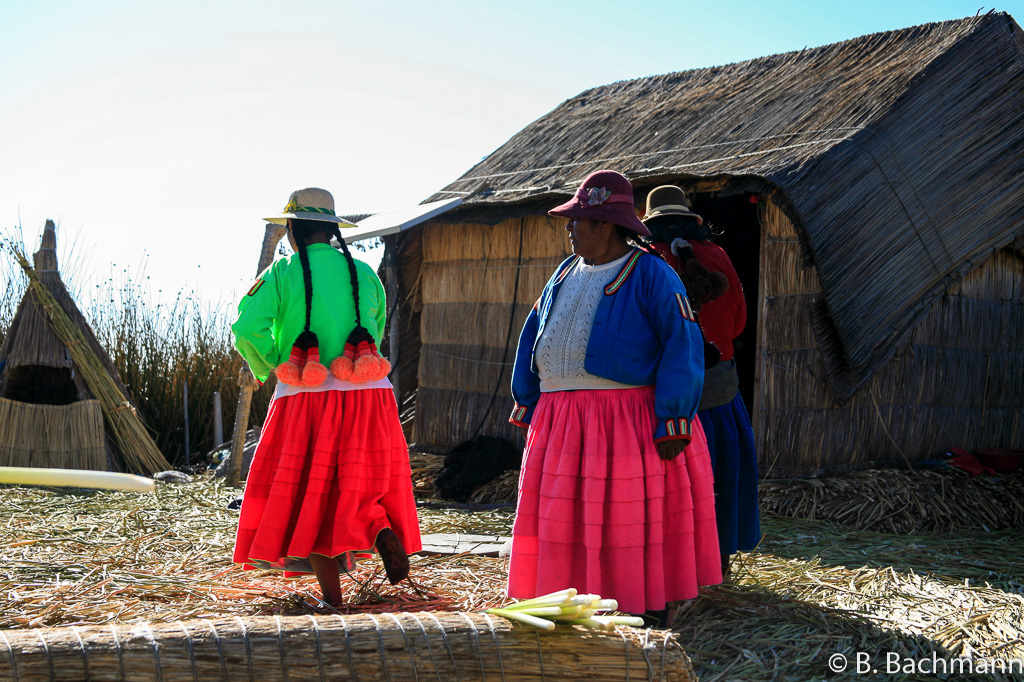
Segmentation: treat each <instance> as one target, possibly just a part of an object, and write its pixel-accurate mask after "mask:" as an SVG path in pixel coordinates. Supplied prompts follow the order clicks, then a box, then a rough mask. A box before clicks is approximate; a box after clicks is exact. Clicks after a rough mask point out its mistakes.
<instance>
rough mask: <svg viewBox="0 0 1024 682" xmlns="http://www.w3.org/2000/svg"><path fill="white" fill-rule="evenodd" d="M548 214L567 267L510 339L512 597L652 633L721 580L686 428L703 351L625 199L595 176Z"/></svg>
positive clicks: (697, 453) (697, 456) (700, 471)
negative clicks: (514, 489) (558, 596)
mask: <svg viewBox="0 0 1024 682" xmlns="http://www.w3.org/2000/svg"><path fill="white" fill-rule="evenodd" d="M549 213H550V214H551V215H553V216H561V217H565V218H568V219H569V221H568V223H567V225H566V230H567V231H568V232H569V241H570V244H571V246H572V251H573V254H574V255H573V256H572V257H570V258H568V259H567V260H566V261H565V262H563V263H562V264H561V265H560V266H559V267H558V269H557V270H556V271H555V273H554V275H552V277H551V279H550V280H549V281H548V283H547V285H545V287H544V291H543V293H542V294H541V296H540V298H539V299H538V301H537V304H536V305H535V306H534V308H533V310H532V311H531V313H530V315H529V317H528V318H527V320H526V324H525V325H524V327H523V331H522V334H521V336H520V338H519V349H518V351H517V354H516V361H515V367H514V369H513V374H512V395H513V397H514V398H515V401H516V406H515V409H514V411H513V414H512V419H511V421H512V423H514V424H517V425H520V426H524V427H528V428H529V430H528V433H527V440H526V450H525V453H524V460H523V470H522V476H521V478H520V483H519V507H518V510H517V514H516V521H515V526H514V528H513V531H512V550H511V558H510V564H509V596H511V597H516V598H521V599H526V598H530V597H535V596H538V595H541V594H546V593H548V592H554V591H556V590H561V589H564V588H567V587H575V588H576V589H577V590H579V591H581V592H588V593H596V594H600V595H601V596H603V597H606V598H613V599H617V600H618V602H619V609H620V610H623V611H628V612H632V613H643V612H649V613H650V614H651V615H652V616H653V619H654V621H655V623H656V624H665V625H667V623H658V621H659V620H664V618H665V613H664V610H665V608H666V604H667V602H670V601H676V600H681V599H692V598H693V597H696V596H697V588H698V587H699V586H701V585H712V584H716V583H719V582H721V579H722V575H721V566H720V563H719V551H718V536H717V530H716V527H715V507H714V505H715V502H714V491H713V480H712V473H711V465H710V460H709V457H708V450H707V444H706V442H705V439H704V433H703V431H702V429H701V426H700V423H699V421H698V420H697V418H696V415H695V413H696V410H697V404H698V402H699V401H700V394H701V386H702V381H703V371H704V370H703V367H704V357H703V341H702V339H701V334H700V330H699V328H698V327H697V325H696V323H695V322H694V315H693V311H692V309H691V308H690V305H689V301H688V300H687V298H686V290H685V289H684V287H683V285H682V283H681V282H680V280H679V278H678V277H677V276H676V274H675V272H674V271H673V270H672V269H671V268H670V267H669V266H668V265H667V264H666V263H665V262H664V261H662V260H661V259H660V258H659V257H657V256H656V255H652V254H650V253H647V252H645V251H641V250H639V249H636V248H634V247H633V246H632V245H631V243H630V240H631V239H632V238H633V237H634V236H635V235H649V234H650V233H649V231H648V230H647V228H646V227H644V225H643V223H641V222H640V220H639V219H638V218H637V216H636V212H635V209H634V203H633V188H632V186H631V185H630V183H629V181H628V180H626V178H625V177H623V176H622V175H620V174H619V173H616V172H615V171H608V170H604V171H597V172H595V173H592V174H591V175H590V176H588V177H587V179H586V180H584V182H583V184H582V186H581V187H580V188H579V190H577V192H576V194H575V196H574V197H573V198H572V199H571V200H570V201H568V202H566V203H565V204H562V205H561V206H558V207H556V208H554V209H552V210H551V211H549Z"/></svg>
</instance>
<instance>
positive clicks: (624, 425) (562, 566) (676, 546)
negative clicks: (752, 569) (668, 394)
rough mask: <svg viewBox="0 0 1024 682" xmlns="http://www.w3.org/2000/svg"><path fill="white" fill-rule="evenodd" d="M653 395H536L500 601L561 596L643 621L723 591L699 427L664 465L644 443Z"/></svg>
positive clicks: (637, 391)
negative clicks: (568, 592)
mask: <svg viewBox="0 0 1024 682" xmlns="http://www.w3.org/2000/svg"><path fill="white" fill-rule="evenodd" d="M655 421H656V417H655V415H654V389H653V387H643V388H630V389H618V390H601V391H598V390H594V391H558V392H554V393H543V394H541V397H540V401H539V402H538V403H537V408H536V411H535V413H534V415H533V420H532V422H531V425H530V431H529V435H528V436H527V443H526V451H525V453H524V461H523V469H522V473H521V475H520V480H519V506H518V509H517V511H516V520H515V525H514V527H513V530H512V551H511V556H510V563H509V577H508V584H509V596H510V597H515V598H517V599H528V598H531V597H537V596H540V595H543V594H547V593H549V592H555V591H557V590H562V589H565V588H567V587H575V588H576V589H577V590H579V591H580V592H581V593H595V594H600V595H601V596H602V597H606V598H610V599H617V600H618V602H619V610H620V611H627V612H632V613H642V612H644V611H647V610H658V609H663V608H665V604H666V602H669V601H677V600H681V599H692V598H693V597H696V596H697V588H698V586H700V585H713V584H716V583H719V582H721V581H722V571H721V556H720V555H719V548H718V529H717V527H716V525H715V496H714V485H713V480H712V470H711V461H710V459H709V456H708V450H707V444H706V441H705V438H704V431H703V429H702V428H701V426H700V422H699V421H698V420H697V419H696V418H695V419H694V421H693V441H692V442H691V443H690V444H689V445H688V446H687V447H686V449H685V450H684V451H683V452H682V453H681V454H680V455H679V456H678V457H676V458H675V459H673V460H671V461H664V460H662V459H661V458H659V457H658V452H657V449H656V447H655V445H654V441H653V439H652V437H651V433H652V432H653V431H654V424H655Z"/></svg>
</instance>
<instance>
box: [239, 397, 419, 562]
mask: <svg viewBox="0 0 1024 682" xmlns="http://www.w3.org/2000/svg"><path fill="white" fill-rule="evenodd" d="M384 528H391V529H392V530H393V531H394V532H395V533H396V534H397V535H398V537H399V539H401V541H402V544H403V545H405V549H406V551H407V552H409V553H413V552H417V551H419V550H420V549H421V548H422V546H421V544H420V532H419V521H418V519H417V517H416V502H415V500H414V499H413V494H412V478H411V474H410V470H409V449H408V446H407V444H406V442H405V436H404V434H403V433H402V426H401V423H400V422H399V419H398V408H397V405H396V404H395V397H394V394H393V393H392V392H391V391H390V390H388V389H383V388H381V389H366V390H357V391H319V392H312V391H310V392H304V393H299V394H296V395H291V396H285V397H282V398H278V399H277V400H275V401H274V402H273V404H272V405H271V407H270V412H269V414H268V415H267V422H266V425H265V426H264V429H263V434H262V436H261V437H260V442H259V445H257V446H256V453H255V454H254V456H253V461H252V466H251V468H250V470H249V477H248V480H247V482H246V486H245V496H244V497H243V500H242V509H241V512H240V516H239V519H238V535H237V536H236V538H235V551H234V556H233V560H234V561H235V562H236V563H241V564H246V566H245V567H246V568H253V567H254V566H258V567H259V568H271V569H278V570H284V571H285V574H286V575H292V574H302V573H310V572H312V569H311V568H310V566H309V562H308V557H309V555H310V554H314V553H315V554H321V555H324V556H328V557H343V556H345V557H349V556H351V555H348V554H346V553H348V552H357V553H362V554H365V553H369V552H371V551H372V550H373V546H374V542H375V541H376V538H377V533H379V532H380V531H381V530H383V529H384ZM343 563H344V562H343Z"/></svg>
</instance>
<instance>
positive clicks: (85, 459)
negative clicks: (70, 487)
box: [0, 398, 107, 471]
mask: <svg viewBox="0 0 1024 682" xmlns="http://www.w3.org/2000/svg"><path fill="white" fill-rule="evenodd" d="M0 466H13V467H43V468H53V469H94V470H97V471H106V470H107V449H106V445H105V441H104V430H103V410H102V409H101V407H100V402H99V401H98V400H81V401H78V402H74V403H71V404H70V405H37V404H33V403H23V402H19V401H16V400H8V399H6V398H0Z"/></svg>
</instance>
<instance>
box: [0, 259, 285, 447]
mask: <svg viewBox="0 0 1024 682" xmlns="http://www.w3.org/2000/svg"><path fill="white" fill-rule="evenodd" d="M16 268H17V266H16V264H14V263H13V260H12V259H9V258H5V259H3V262H2V263H0V278H2V281H3V290H2V293H0V342H2V341H3V338H4V336H5V335H6V332H7V329H8V328H9V326H10V323H11V320H12V318H13V317H14V313H15V312H16V310H17V307H18V303H19V302H20V301H21V298H22V296H23V295H24V291H25V278H24V276H23V275H22V274H21V272H20V269H16ZM62 277H63V279H64V281H69V280H72V279H76V273H73V272H72V273H70V274H62ZM147 281H148V280H147V279H146V278H145V277H144V276H140V277H138V278H136V277H134V276H133V275H132V273H131V272H130V271H129V270H127V269H125V270H122V271H121V272H120V273H118V274H116V275H115V274H112V275H111V276H109V277H107V278H106V279H105V280H103V281H101V282H100V283H98V284H94V285H92V286H91V287H90V289H89V291H88V292H87V293H86V292H82V293H79V292H81V289H80V288H79V292H75V293H76V294H77V295H76V296H75V297H76V299H78V301H79V305H80V308H81V310H82V313H83V315H85V317H86V319H87V320H88V322H89V324H90V325H91V326H92V329H93V332H94V333H95V334H96V337H97V338H98V339H99V341H100V344H101V345H102V346H103V348H104V350H106V351H107V354H108V355H109V356H110V358H111V360H112V361H113V363H114V366H115V367H116V368H117V371H118V374H120V377H121V381H122V382H123V383H124V385H125V387H126V388H127V389H128V391H129V393H130V398H131V400H132V402H133V403H134V404H135V406H136V410H137V412H138V415H139V417H140V418H141V419H142V421H143V423H145V425H146V426H147V428H148V429H149V431H150V434H151V435H152V437H153V440H154V441H155V442H156V445H157V447H158V448H159V450H160V452H161V453H163V455H164V457H165V458H166V459H167V460H168V461H169V462H171V463H172V464H173V465H175V466H181V465H183V464H184V463H185V419H184V416H185V415H184V413H185V410H184V388H185V382H188V431H189V450H190V453H191V463H192V464H196V463H197V455H198V453H206V452H209V451H211V450H213V449H214V448H215V447H216V446H218V445H220V443H214V442H213V440H214V438H213V421H214V420H213V394H214V392H220V395H221V405H222V410H223V421H224V423H225V424H231V423H233V421H234V416H235V406H236V404H237V399H238V385H237V378H238V372H239V369H240V368H241V365H242V360H241V357H240V356H239V355H238V353H237V352H235V350H234V348H233V346H232V337H231V329H230V324H231V321H232V319H233V312H234V311H233V306H232V305H230V304H228V303H219V304H213V303H206V302H203V301H201V300H200V299H199V298H198V296H197V295H196V294H194V293H192V292H186V291H184V290H183V291H181V292H179V293H177V294H176V295H175V296H174V298H173V299H172V300H171V301H170V302H169V303H167V302H164V300H163V298H162V295H161V293H160V292H157V293H156V294H155V295H154V294H153V293H152V292H151V291H150V289H149V286H148V284H147ZM76 288H77V287H76ZM83 298H88V300H86V301H83V300H82V299H83ZM271 390H272V387H270V386H264V387H263V388H261V389H260V390H258V391H257V392H256V393H255V394H254V396H253V402H252V407H251V413H250V420H251V422H252V423H255V424H262V423H263V419H264V418H265V416H266V412H267V407H268V404H269V401H270V396H271ZM225 436H230V434H225Z"/></svg>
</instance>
